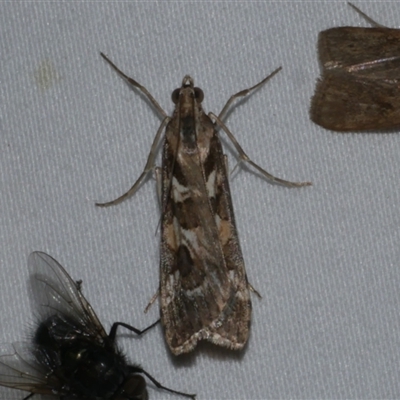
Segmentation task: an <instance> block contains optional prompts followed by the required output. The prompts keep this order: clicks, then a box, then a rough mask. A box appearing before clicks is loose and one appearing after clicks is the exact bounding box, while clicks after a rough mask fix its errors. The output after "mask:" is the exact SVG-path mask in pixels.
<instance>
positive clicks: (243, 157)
mask: <svg viewBox="0 0 400 400" xmlns="http://www.w3.org/2000/svg"><path fill="white" fill-rule="evenodd" d="M208 115H209V117H210V118H214V119H215V122H216V123H217V124H218V125H219V126H220V127H221V128H222V129H223V130H224V131H225V133H226V134H227V135H228V137H229V139H230V140H231V142H232V143H233V145H234V146H235V148H236V150H237V152H238V153H239V157H240V160H241V161H244V162H247V163H249V164H250V165H251V166H252V167H254V168H255V169H256V170H257V171H259V172H260V173H261V174H263V175H264V176H265V177H266V178H267V179H269V180H270V181H272V182H277V183H279V184H281V185H283V186H287V187H301V186H310V185H311V184H312V183H311V182H290V181H285V180H284V179H280V178H277V177H275V176H273V175H271V174H270V173H269V172H267V171H266V170H265V169H263V168H261V167H260V166H259V165H258V164H256V163H255V162H254V161H253V160H251V159H250V157H249V156H248V155H247V154H246V153H245V152H244V150H243V149H242V147H241V146H240V144H239V142H238V141H237V140H236V138H235V137H234V136H233V134H232V132H231V131H230V130H229V129H228V128H227V126H226V125H225V124H224V123H223V122H222V121H221V120H220V118H219V117H217V116H216V115H215V114H213V113H209V114H208ZM235 168H236V167H235Z"/></svg>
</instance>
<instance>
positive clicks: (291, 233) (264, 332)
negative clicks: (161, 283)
mask: <svg viewBox="0 0 400 400" xmlns="http://www.w3.org/2000/svg"><path fill="white" fill-rule="evenodd" d="M356 4H357V5H358V6H359V7H360V8H362V9H363V10H364V11H365V12H366V13H367V14H369V15H370V16H371V17H372V18H375V19H376V20H378V21H379V22H381V23H382V24H385V25H387V26H392V27H395V26H396V24H398V23H399V21H400V4H399V3H397V2H383V1H380V2H373V3H372V2H366V1H358V2H357V3H356ZM0 11H1V12H0V60H1V75H0V103H1V106H0V205H1V212H0V267H1V270H0V310H1V312H0V316H1V320H0V335H1V341H2V342H13V341H18V340H21V339H24V338H25V337H26V336H27V332H28V326H29V323H30V322H31V321H32V316H31V315H32V311H31V310H32V308H31V305H30V304H29V302H28V295H27V281H28V273H27V268H26V261H27V257H28V254H29V253H30V252H31V251H33V250H42V251H45V252H48V253H49V254H50V255H52V256H53V257H55V258H56V259H58V260H59V261H60V263H61V264H62V265H64V266H65V268H66V269H67V271H68V272H69V273H70V274H71V276H72V277H73V278H74V279H82V280H83V282H84V293H85V295H86V296H87V298H88V299H89V300H90V302H91V303H92V305H93V307H94V309H95V310H96V311H97V313H98V315H99V317H100V319H101V320H102V321H103V323H104V325H105V326H106V327H107V329H108V327H109V326H110V325H111V323H112V322H113V321H115V320H122V321H125V322H130V323H132V324H133V325H135V326H137V327H145V326H147V325H148V324H149V323H151V322H153V321H154V320H155V319H156V318H157V317H158V307H157V305H155V306H153V308H152V310H151V312H150V313H149V315H144V314H143V309H144V307H145V306H146V305H147V303H148V300H149V299H150V298H151V296H152V295H153V294H154V293H155V291H156V289H157V285H158V259H159V251H158V243H159V235H158V234H157V235H155V231H156V227H157V223H158V221H159V210H158V204H157V199H156V191H155V184H154V182H153V181H152V180H151V179H149V181H148V182H147V183H146V184H145V185H144V186H143V187H142V189H141V190H140V191H139V192H138V194H137V195H136V196H135V197H134V198H132V199H130V200H129V201H126V202H124V203H123V204H121V205H119V206H116V207H114V208H109V209H97V208H95V207H94V202H95V201H106V200H111V199H113V198H115V197H117V196H118V195H120V194H122V193H123V192H125V191H126V190H127V189H128V188H129V187H130V185H131V184H132V183H133V182H134V180H135V179H136V178H137V176H138V175H139V173H140V172H141V171H142V169H143V167H144V164H145V161H146V157H147V154H148V151H149V149H150V145H151V142H152V140H153V137H154V135H155V133H156V130H157V128H158V126H159V124H160V118H159V117H158V116H157V115H156V113H155V112H154V111H153V110H152V109H151V108H150V107H149V105H148V104H147V102H146V101H144V100H143V98H142V96H140V95H138V94H137V93H135V92H134V91H132V90H130V89H129V88H128V87H127V85H126V84H125V83H124V82H123V80H122V79H120V78H119V77H118V75H117V74H116V73H115V72H114V71H113V70H112V69H111V68H110V67H109V66H108V65H107V64H106V63H105V62H104V61H103V60H102V59H101V58H100V56H99V52H100V51H103V52H105V53H106V54H108V55H109V57H110V58H111V59H112V60H113V61H114V62H115V63H116V64H117V65H118V66H119V67H120V68H121V69H122V70H123V71H124V72H125V73H127V74H128V75H130V76H132V77H134V78H135V79H136V80H138V81H139V82H140V83H142V84H143V85H145V86H146V87H147V88H148V89H149V90H150V92H151V93H152V94H153V96H154V97H155V98H156V99H157V100H158V101H159V102H160V104H161V105H162V107H164V109H165V110H166V111H167V112H168V113H170V112H171V111H172V109H173V105H172V103H171V101H170V94H171V92H172V90H173V89H175V88H176V87H179V86H180V84H181V80H182V77H183V76H184V75H185V74H190V75H192V76H193V77H194V79H195V83H196V85H198V86H200V87H201V88H202V89H203V90H204V92H205V101H204V107H205V109H206V111H214V112H216V113H218V112H219V111H220V110H221V108H222V107H223V105H224V104H225V102H226V100H227V99H228V98H229V96H230V95H231V94H233V93H235V92H237V91H239V90H241V89H244V88H246V87H249V86H251V85H253V84H255V83H256V82H258V81H259V80H260V79H262V78H263V77H264V76H266V75H267V74H268V73H270V72H271V71H273V70H274V69H275V68H277V67H278V66H280V65H282V66H283V70H282V72H280V73H279V74H278V75H277V76H275V77H274V78H273V79H272V80H271V81H270V82H269V83H268V84H267V85H266V86H265V87H264V88H263V89H262V90H260V91H258V92H257V93H256V94H255V95H254V96H253V97H252V98H250V99H249V100H248V101H246V102H244V103H242V104H241V105H240V106H238V107H237V108H236V109H234V111H233V112H232V113H231V114H230V115H229V118H228V120H227V121H226V122H227V125H228V126H229V128H230V129H231V131H232V132H233V133H234V134H235V135H236V138H237V139H238V140H239V142H240V143H241V144H242V146H243V148H244V149H245V151H246V152H247V153H248V154H249V155H250V156H251V157H252V158H253V160H254V161H256V162H258V163H259V164H260V165H262V166H263V167H265V168H266V169H267V170H268V171H269V172H271V173H272V174H275V175H277V176H279V177H281V178H284V179H288V180H297V181H302V180H311V181H312V182H313V183H314V186H313V187H312V188H303V189H287V188H284V187H279V186H274V185H271V184H269V183H267V182H265V181H263V180H262V179H260V178H259V177H258V176H256V175H255V174H252V173H249V172H246V170H245V169H241V170H240V171H239V173H237V174H235V175H234V178H233V180H232V182H231V188H232V195H233V199H234V206H235V210H236V218H237V224H238V229H239V233H240V238H241V244H242V249H243V253H244V256H245V260H246V265H247V272H248V276H249V280H250V281H251V283H252V284H253V285H254V286H255V287H256V288H257V289H258V290H259V291H260V292H261V293H262V295H263V298H262V300H259V299H257V298H254V299H253V310H254V312H253V324H252V333H251V337H250V341H249V344H248V346H247V348H246V350H245V351H244V352H242V354H237V353H232V352H228V351H223V350H221V349H219V348H217V347H215V346H210V345H208V346H207V345H202V346H199V348H197V350H196V351H195V352H194V353H192V354H190V355H189V356H185V357H181V358H179V359H175V358H173V357H172V356H171V355H170V354H169V351H168V349H167V347H166V345H165V343H164V340H163V333H162V330H161V328H160V327H157V328H156V329H155V330H154V331H152V332H149V333H148V334H147V335H145V336H144V337H143V338H141V339H130V338H129V337H126V336H124V337H123V338H121V340H120V343H121V344H122V345H123V347H124V349H125V350H126V352H127V354H128V355H129V357H130V359H131V360H132V361H136V362H138V363H140V364H141V365H142V366H143V367H144V368H145V369H146V370H147V371H148V372H150V373H151V374H153V375H154V376H155V377H156V378H157V379H159V380H160V381H161V382H162V383H163V384H165V385H167V386H170V387H172V388H175V389H177V390H183V391H187V392H195V393H197V394H198V399H199V400H200V399H272V398H281V399H285V398H293V399H306V398H309V399H317V398H326V399H327V398H337V399H345V398H358V399H361V398H363V399H366V398H399V397H400V379H399V378H400V374H399V372H400V368H399V362H400V346H399V341H400V315H399V304H400V290H399V289H400V275H399V269H400V260H399V252H400V247H399V231H400V210H399V208H400V207H399V205H400V202H399V196H400V179H399V178H400V133H397V132H394V133H391V134H375V133H368V134H367V133H364V134H337V133H332V132H329V131H325V130H323V129H322V128H320V127H318V126H316V125H314V124H313V123H312V122H311V121H310V120H309V117H308V107H309V99H310V97H311V96H312V93H313V90H314V84H315V81H316V78H317V77H318V76H319V71H320V70H319V65H318V61H317V55H316V40H317V34H318V32H319V31H321V30H324V29H327V28H330V27H333V26H341V25H343V26H344V25H352V26H368V24H367V22H365V21H364V20H363V19H362V18H361V17H360V16H359V15H358V14H357V13H355V12H354V11H353V10H352V9H351V8H350V7H349V6H347V5H346V3H345V2H343V1H329V2H328V1H326V2H316V1H315V2H312V1H308V2H305V1H304V2H271V1H264V2H262V1H261V2H260V1H259V2H250V1H249V2H217V1H215V2H205V1H204V2H193V3H190V2H172V1H166V2H148V3H146V4H145V3H136V2H133V1H131V2H118V1H109V2H68V3H67V2H2V3H1V4H0ZM234 164H235V161H234V158H233V155H232V154H230V165H231V166H232V167H233V166H234ZM149 388H150V389H149V390H150V396H151V398H152V399H167V398H168V399H170V398H171V399H172V398H173V396H169V395H167V394H165V393H164V392H161V391H158V390H156V389H155V388H154V387H153V385H151V384H149ZM12 396H15V397H14V398H18V399H20V398H21V397H22V395H21V394H20V393H18V394H17V393H15V392H14V394H11V392H9V391H7V390H6V389H0V398H2V399H11V398H13V397H12Z"/></svg>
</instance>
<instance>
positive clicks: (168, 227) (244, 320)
mask: <svg viewBox="0 0 400 400" xmlns="http://www.w3.org/2000/svg"><path fill="white" fill-rule="evenodd" d="M196 106H198V107H199V110H198V115H200V116H201V119H200V122H199V123H198V124H197V130H194V129H193V127H190V126H187V127H177V126H174V125H173V124H176V123H179V120H180V119H179V118H172V120H171V122H170V125H169V126H168V127H167V130H166V137H165V144H164V149H163V166H162V176H163V178H162V211H163V213H162V223H161V227H162V231H161V282H160V291H161V296H160V297H161V320H162V323H163V325H164V327H165V333H166V335H165V336H166V340H167V343H168V345H169V347H170V349H171V351H172V352H173V353H174V354H180V353H185V352H189V351H191V350H192V349H193V348H194V347H195V346H196V344H197V342H198V341H199V340H203V339H204V340H209V341H211V342H213V343H215V344H218V345H221V346H225V347H228V348H231V349H240V348H242V347H243V346H244V344H245V343H246V341H247V338H248V335H249V325H250V316H251V302H250V294H249V289H248V282H247V277H246V272H245V267H244V261H243V257H242V253H241V251H240V245H239V241H238V237H237V230H236V226H235V220H234V216H233V208H232V200H231V196H230V191H229V184H228V178H227V176H228V172H227V171H226V165H225V158H224V155H223V151H222V147H221V143H220V140H219V138H218V136H217V133H216V131H215V127H214V124H213V123H212V121H211V120H210V118H209V117H208V116H206V115H205V114H204V113H203V112H202V110H201V106H200V105H199V104H198V105H196ZM171 124H172V125H171ZM181 129H183V130H185V135H184V140H181V139H180V137H179V135H177V134H176V132H177V131H180V130H181ZM191 129H192V130H193V132H192V133H193V134H192V135H191V134H190V133H189V132H190V130H191ZM176 155H178V156H176Z"/></svg>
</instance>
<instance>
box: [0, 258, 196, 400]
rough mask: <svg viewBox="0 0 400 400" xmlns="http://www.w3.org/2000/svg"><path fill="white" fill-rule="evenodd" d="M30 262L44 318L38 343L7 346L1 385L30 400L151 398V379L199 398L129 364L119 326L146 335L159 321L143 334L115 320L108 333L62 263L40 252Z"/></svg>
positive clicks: (0, 356) (1, 358)
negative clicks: (118, 340)
mask: <svg viewBox="0 0 400 400" xmlns="http://www.w3.org/2000/svg"><path fill="white" fill-rule="evenodd" d="M28 264H29V268H30V269H31V273H32V280H33V285H34V295H35V297H36V298H37V300H38V302H39V305H40V307H39V312H40V318H41V319H40V323H39V326H38V328H37V329H36V332H35V333H34V336H33V340H32V343H15V344H13V345H12V347H10V346H8V347H7V346H2V347H1V349H0V385H1V386H6V387H10V388H15V389H20V390H25V391H27V392H30V394H29V395H28V396H26V397H25V398H24V400H27V399H29V398H31V397H33V396H34V395H35V394H43V395H53V396H55V398H59V399H60V400H69V399H71V400H72V399H81V400H147V399H148V393H147V389H146V381H145V379H144V377H143V376H142V375H145V376H146V377H147V378H148V379H150V380H151V381H152V382H153V383H154V384H155V385H156V386H157V387H158V388H160V389H163V390H166V391H168V392H171V393H174V394H178V395H182V396H186V397H191V398H192V399H195V395H192V394H186V393H182V392H178V391H176V390H172V389H169V388H167V387H165V386H162V385H161V384H160V383H159V382H158V381H156V380H155V379H154V378H153V377H152V376H151V375H149V374H148V373H147V372H146V371H145V370H144V369H142V368H141V367H140V366H139V365H131V364H128V362H127V360H126V358H125V356H124V355H123V354H122V352H121V350H120V349H119V348H118V347H117V346H116V344H115V336H116V332H117V328H118V326H123V327H124V328H127V329H129V330H130V331H133V332H135V333H136V334H138V335H140V334H142V333H143V332H145V331H147V330H148V329H150V328H151V327H153V326H154V325H156V324H157V323H158V321H157V322H156V323H154V324H152V325H151V326H149V327H148V328H146V329H144V330H142V331H140V330H139V329H136V328H134V327H132V326H130V325H127V324H124V323H122V322H115V323H114V324H113V326H112V327H111V330H110V333H109V334H108V335H107V333H106V331H105V330H104V328H103V325H102V324H101V323H100V321H99V319H98V318H97V316H96V314H95V312H94V311H93V309H92V307H91V305H90V304H89V302H88V301H87V300H86V299H85V297H84V296H83V295H82V293H81V290H80V286H81V283H80V282H75V281H73V280H72V279H71V277H70V276H69V275H68V273H67V272H66V271H65V270H64V268H63V267H62V266H61V265H60V264H59V263H58V262H57V261H56V260H54V259H53V258H52V257H50V256H49V255H47V254H45V253H41V252H34V253H32V254H31V255H30V256H29V259H28ZM7 348H8V350H7ZM140 374H142V375H140Z"/></svg>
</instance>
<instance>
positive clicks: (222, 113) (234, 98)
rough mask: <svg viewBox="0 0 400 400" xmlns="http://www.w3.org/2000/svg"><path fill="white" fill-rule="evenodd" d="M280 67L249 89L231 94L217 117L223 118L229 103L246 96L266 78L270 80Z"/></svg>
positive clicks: (265, 80)
mask: <svg viewBox="0 0 400 400" xmlns="http://www.w3.org/2000/svg"><path fill="white" fill-rule="evenodd" d="M281 69H282V67H279V68H277V69H276V70H275V71H273V72H272V73H271V74H269V75H268V76H267V77H266V78H264V79H263V80H262V81H261V82H259V83H257V85H254V86H252V87H251V88H249V89H244V90H241V91H240V92H237V93H235V94H233V95H232V96H231V97H230V98H229V100H228V101H227V102H226V104H225V106H224V108H223V109H222V111H221V112H220V113H219V115H218V118H219V119H221V120H222V119H223V117H224V114H225V113H226V112H227V111H228V108H229V107H230V106H231V104H232V103H233V102H234V101H235V100H236V99H237V98H239V97H244V96H247V95H248V94H249V93H250V92H252V91H254V90H256V89H258V88H259V87H260V86H262V85H263V84H264V83H265V82H267V81H268V80H270V79H271V78H272V77H273V76H274V75H276V74H277V73H278V72H279V71H280V70H281Z"/></svg>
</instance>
